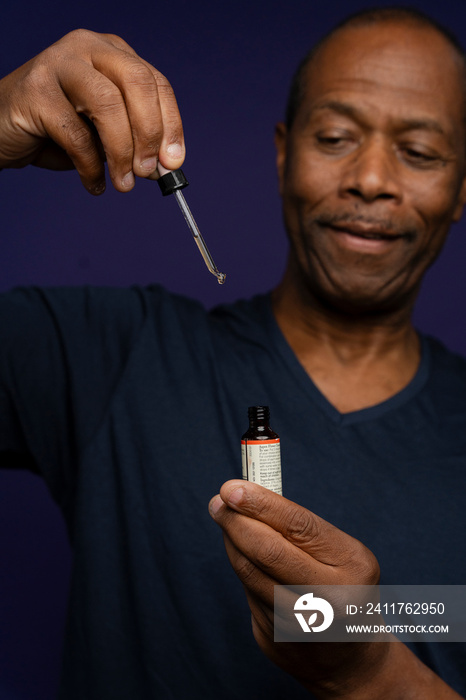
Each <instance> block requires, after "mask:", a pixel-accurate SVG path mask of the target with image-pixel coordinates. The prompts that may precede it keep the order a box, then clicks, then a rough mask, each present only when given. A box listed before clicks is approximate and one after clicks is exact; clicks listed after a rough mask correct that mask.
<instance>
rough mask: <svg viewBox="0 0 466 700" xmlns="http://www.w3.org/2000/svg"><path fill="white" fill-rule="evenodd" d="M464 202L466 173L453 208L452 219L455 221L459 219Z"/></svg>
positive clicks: (465, 198)
mask: <svg viewBox="0 0 466 700" xmlns="http://www.w3.org/2000/svg"><path fill="white" fill-rule="evenodd" d="M465 204H466V175H465V176H464V178H463V182H462V184H461V188H460V191H459V194H458V201H457V202H456V206H455V209H454V211H453V216H452V221H454V222H455V223H456V222H457V221H459V220H460V219H461V217H462V216H463V208H464V205H465Z"/></svg>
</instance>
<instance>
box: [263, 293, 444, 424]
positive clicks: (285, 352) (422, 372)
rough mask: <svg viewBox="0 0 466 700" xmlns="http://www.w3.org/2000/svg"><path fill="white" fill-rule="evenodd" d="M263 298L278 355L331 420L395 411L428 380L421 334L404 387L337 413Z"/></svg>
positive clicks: (357, 420) (268, 300)
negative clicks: (372, 402) (414, 369)
mask: <svg viewBox="0 0 466 700" xmlns="http://www.w3.org/2000/svg"><path fill="white" fill-rule="evenodd" d="M265 299H266V304H267V313H268V316H269V330H270V333H271V335H272V337H273V340H274V343H275V344H276V347H277V349H278V351H279V352H280V355H281V357H282V358H283V359H284V360H285V362H286V364H287V365H288V368H289V370H290V371H291V372H292V374H293V375H294V377H295V379H296V380H297V382H298V384H299V386H300V388H301V389H302V391H305V392H306V393H307V394H308V395H309V396H310V397H311V399H312V400H313V401H314V403H316V404H317V405H318V407H319V408H320V410H321V411H323V412H324V413H325V414H326V415H327V416H328V417H329V418H330V419H331V420H332V421H333V422H334V423H337V424H340V425H351V424H354V423H361V422H363V421H368V420H373V419H376V418H379V417H380V416H382V415H384V414H385V413H388V412H389V411H393V410H395V409H396V408H398V407H399V406H401V405H403V404H405V403H406V402H407V401H409V400H410V399H412V398H413V397H414V396H415V395H416V394H418V392H419V391H420V390H421V389H422V388H423V387H424V385H425V383H426V382H427V379H428V378H429V375H430V366H431V354H430V347H429V343H428V342H427V340H426V338H425V337H423V336H422V335H420V336H419V337H420V342H421V361H420V363H419V367H418V369H417V372H416V374H415V375H414V377H413V378H412V380H411V381H410V382H409V384H407V386H405V387H404V389H402V390H401V391H399V392H398V393H397V394H395V395H394V396H391V397H390V398H389V399H387V400H386V401H382V403H379V404H376V405H375V406H369V407H368V408H362V409H359V410H357V411H351V412H350V413H340V411H338V410H337V409H336V408H335V406H333V404H331V403H330V401H329V400H328V399H327V398H326V397H325V396H324V394H323V393H322V392H321V391H320V389H318V388H317V386H316V385H315V384H314V382H313V381H312V379H311V377H310V376H309V375H308V374H307V372H306V370H305V369H304V367H303V366H302V365H301V363H300V362H299V360H298V358H297V357H296V355H295V353H294V351H293V350H292V348H291V346H290V345H289V343H288V341H287V340H286V338H285V336H284V335H283V333H282V331H281V329H280V327H279V325H278V323H277V321H276V319H275V315H274V313H273V309H272V300H271V295H270V294H269V295H267V296H266V297H265Z"/></svg>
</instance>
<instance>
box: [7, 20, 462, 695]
mask: <svg viewBox="0 0 466 700" xmlns="http://www.w3.org/2000/svg"><path fill="white" fill-rule="evenodd" d="M464 78H465V66H464V57H463V55H462V54H461V52H460V50H459V49H458V47H457V46H456V45H455V44H454V43H453V42H452V40H451V39H450V38H449V37H447V36H446V35H445V34H443V33H442V32H440V31H439V30H438V29H437V28H436V27H435V26H433V25H432V24H431V23H430V22H429V21H428V20H426V19H425V18H423V17H420V16H418V15H416V14H413V13H410V12H405V11H398V10H396V11H387V12H383V11H379V12H376V13H375V14H374V13H366V14H363V15H361V16H359V17H358V18H355V19H354V20H352V21H350V22H349V23H348V24H346V25H344V26H342V27H341V28H339V29H337V30H336V31H335V32H334V33H333V34H332V35H331V36H330V37H329V38H327V39H326V40H325V41H324V42H323V43H321V44H320V45H319V46H318V47H317V49H316V51H315V52H314V53H313V55H312V56H311V57H310V58H309V60H308V61H307V62H306V63H305V65H304V66H303V68H302V70H301V71H300V73H299V76H298V80H297V83H296V85H295V89H294V92H293V97H292V99H291V101H290V106H289V110H288V120H287V125H286V126H285V125H279V126H278V127H277V132H276V143H277V153H278V158H277V163H278V172H279V180H280V189H281V194H282V197H283V204H284V218H285V224H286V228H287V232H288V236H289V240H290V256H289V261H288V266H287V270H286V273H285V277H284V279H283V280H282V282H281V283H280V285H279V286H278V287H277V289H276V290H275V292H274V293H273V294H272V297H271V299H269V297H268V296H264V297H258V298H256V299H254V300H252V301H251V302H240V303H238V304H236V305H233V306H231V307H225V308H221V309H218V310H216V311H214V312H213V313H212V314H211V315H206V314H205V313H204V311H203V310H201V309H200V308H199V306H198V305H197V304H194V303H191V302H189V301H188V300H184V299H179V298H176V297H173V296H170V295H168V294H167V293H165V292H164V291H163V290H160V289H159V288H149V289H133V290H110V291H105V290H104V291H102V290H58V291H57V290H21V291H18V292H13V293H11V294H9V295H6V296H5V298H4V300H3V303H2V308H1V315H2V322H3V324H4V325H3V328H4V329H5V330H4V331H3V332H2V357H1V360H0V362H1V365H0V366H1V368H2V375H3V379H2V382H3V383H2V393H1V396H2V416H3V419H2V442H1V445H2V450H3V454H4V461H5V463H8V461H10V462H11V461H13V460H14V461H15V462H16V463H18V464H19V465H21V466H28V467H30V468H31V469H33V470H35V471H38V472H40V473H41V474H43V476H44V478H45V479H46V480H47V483H48V485H49V487H50V489H51V492H52V494H53V496H54V497H55V499H56V500H57V501H58V503H59V504H60V506H61V508H62V510H63V513H64V516H65V518H66V521H67V524H68V527H69V530H70V535H71V539H72V542H73V547H74V552H75V569H74V576H73V583H72V592H71V599H70V612H69V622H68V635H67V642H66V647H65V657H64V675H63V681H62V697H66V698H67V699H69V698H94V697H96V698H97V697H99V698H102V697H103V698H105V697H108V698H127V697H130V696H131V697H140V698H144V697H163V698H181V697H183V698H184V697H193V698H201V697H202V698H208V697H214V696H215V697H218V696H219V695H221V696H222V697H225V698H228V697H231V698H237V697H241V695H242V696H244V697H250V698H283V697H296V698H298V697H309V692H310V693H311V694H313V696H314V697H317V698H330V697H332V698H335V697H342V698H354V699H358V700H359V699H360V700H362V699H363V698H382V697H383V698H408V697H409V698H446V699H449V698H457V697H459V696H458V694H457V693H456V692H455V690H454V689H453V688H452V687H451V686H456V687H457V688H458V689H459V690H460V691H461V690H463V691H464V689H465V683H464V677H463V679H461V669H462V668H464V656H463V657H462V658H461V653H463V654H464V650H463V651H462V652H461V650H460V649H459V648H458V647H455V648H454V649H453V650H450V649H447V648H445V649H442V648H441V647H442V645H438V648H437V647H432V648H427V649H423V648H422V647H421V648H419V649H418V650H417V652H418V653H419V654H420V655H422V656H423V659H424V661H425V662H426V663H427V664H428V665H425V664H424V663H422V662H421V661H419V660H418V659H417V657H416V656H415V655H414V654H412V653H411V651H409V650H408V648H407V647H406V646H405V645H403V644H394V643H390V644H381V643H373V644H368V645H363V646H361V645H351V644H349V645H338V646H336V645H335V646H334V647H333V648H329V646H330V647H331V646H332V645H319V644H312V645H308V644H302V645H293V644H281V645H277V644H275V643H274V642H273V626H272V605H273V603H272V601H273V585H274V583H282V584H285V583H289V584H311V583H313V584H317V583H323V584H326V583H331V584H370V583H376V582H377V581H378V580H379V567H380V572H381V581H382V582H383V583H391V582H392V583H416V584H421V583H438V584H443V583H445V584H446V583H462V582H463V580H464V574H465V562H464V556H463V552H464V545H463V533H464V524H465V518H466V515H465V509H464V508H463V507H462V503H460V502H459V501H458V494H460V493H462V491H463V490H464V479H465V476H464V473H465V470H464V465H465V455H466V444H465V441H466V431H465V430H464V427H465V420H466V410H465V405H464V389H465V388H466V367H465V364H464V362H463V360H461V359H459V358H456V357H454V356H452V355H451V354H449V353H448V352H447V351H446V350H445V349H444V348H443V347H442V346H440V345H439V344H438V343H436V342H434V341H430V340H427V339H425V338H419V336H418V335H417V334H416V332H415V331H414V329H413V328H412V325H411V322H410V315H411V310H412V306H413V303H414V299H415V296H416V293H417V291H418V288H419V284H420V281H421V278H422V275H423V273H424V272H425V270H426V268H427V267H428V266H429V265H430V264H431V263H432V262H433V260H434V259H435V257H436V255H437V254H438V253H439V251H440V249H441V247H442V244H443V242H444V240H445V237H446V235H447V232H448V229H449V226H450V225H451V223H452V222H453V221H456V220H458V219H459V218H460V216H461V213H462V207H463V204H464V202H465V198H466V184H465V173H466V171H465V133H464V110H465V103H464ZM0 87H1V89H2V93H1V94H2V95H4V96H5V100H2V102H1V103H2V105H3V108H2V114H1V116H0V133H1V139H0V167H13V166H21V165H25V164H27V163H31V162H34V163H35V164H38V165H45V166H46V167H68V166H69V165H70V164H71V163H72V164H73V165H74V166H75V167H76V169H77V170H78V172H79V174H80V176H81V179H82V181H83V184H84V185H85V186H86V187H87V189H88V190H89V191H90V192H93V193H94V194H99V193H101V192H102V191H103V187H104V185H103V157H102V149H103V150H104V151H105V154H106V158H107V162H108V165H109V172H110V176H111V179H112V182H113V184H114V186H115V187H116V188H117V189H118V190H120V191H127V190H129V189H131V188H132V187H133V186H134V182H135V176H139V177H156V176H157V175H156V165H157V159H159V161H160V163H161V164H162V165H163V166H164V167H166V168H175V167H178V166H179V165H180V164H181V162H182V160H183V154H184V145H183V137H182V130H181V122H180V120H179V115H178V112H177V108H176V102H175V99H174V97H173V93H172V91H171V89H170V87H169V85H168V83H167V81H166V80H165V78H164V77H163V76H161V75H160V74H159V73H158V72H157V71H156V70H155V69H153V68H152V67H151V66H149V65H148V64H147V63H145V62H144V61H143V60H141V59H140V58H139V57H137V56H136V55H135V54H134V52H133V51H132V50H131V49H130V48H129V47H128V46H127V45H126V44H124V42H122V41H121V40H120V39H118V38H116V37H108V36H103V37H99V36H97V35H94V34H92V33H87V32H78V33H74V34H72V35H68V36H67V37H65V38H64V39H63V40H62V41H61V42H59V43H58V44H56V45H54V47H51V49H49V50H47V51H46V52H44V53H43V54H42V55H41V56H39V57H38V58H37V59H34V60H33V61H32V62H30V63H29V64H26V66H23V67H22V68H20V69H18V71H16V72H15V73H13V74H12V75H11V76H9V77H7V78H6V79H4V81H2V84H1V86H0ZM6 98H7V100H6ZM80 114H82V115H85V119H81V117H80V116H79V115H80ZM6 331H8V335H7V333H6ZM200 348H202V352H197V350H198V349H200ZM252 403H264V404H268V405H270V406H271V407H272V411H273V415H274V427H275V428H276V429H277V431H278V432H280V435H281V437H282V439H283V443H284V451H283V462H284V488H285V493H286V495H287V496H288V498H289V499H290V500H286V499H284V498H282V497H280V496H277V495H276V494H272V493H269V492H267V491H265V490H264V489H261V488H260V487H258V486H256V485H254V484H245V483H243V482H238V481H227V483H225V484H224V485H223V486H222V488H221V490H220V495H218V496H216V497H214V498H213V499H212V500H211V503H210V513H211V516H212V517H213V519H214V520H215V521H216V522H217V523H218V524H219V525H220V526H221V527H222V528H223V530H224V535H225V545H226V549H227V553H228V556H229V559H230V561H231V564H232V565H233V568H234V570H235V571H236V573H237V575H238V577H239V579H240V581H241V582H242V583H243V586H244V589H245V591H246V595H247V600H248V603H249V606H250V609H251V612H252V626H253V632H254V636H255V638H256V641H257V643H258V645H259V647H260V648H261V649H262V651H264V652H265V654H266V655H267V656H269V657H270V658H271V659H272V660H273V661H274V662H275V663H276V664H278V665H279V666H281V667H282V668H283V669H285V671H287V672H289V674H291V675H290V676H288V675H286V674H283V673H282V672H281V671H280V670H279V669H276V668H274V666H272V665H271V664H269V663H268V661H267V660H266V659H265V657H264V656H262V655H261V654H260V652H259V651H258V649H257V647H256V646H255V645H254V642H253V641H252V640H251V635H250V630H249V621H248V615H247V613H246V612H245V602H244V599H243V590H242V589H241V586H240V585H239V584H238V582H237V581H235V580H234V578H233V575H232V572H231V570H230V568H229V566H228V565H227V563H226V561H225V560H226V558H225V557H224V554H223V553H222V551H221V548H220V546H219V542H218V533H215V532H213V528H212V526H211V522H210V521H209V519H208V516H207V515H206V513H205V503H206V502H207V500H208V498H209V497H210V496H211V494H212V492H213V490H214V489H215V488H216V485H217V484H218V483H219V482H220V483H221V482H222V481H225V480H228V479H230V478H231V477H234V476H238V475H239V473H238V468H237V463H238V459H237V438H238V436H239V435H240V434H241V432H242V430H243V427H244V411H245V407H247V406H248V405H250V404H252ZM278 424H279V425H280V427H279V425H278ZM298 504H299V505H298ZM307 508H309V510H307ZM311 511H312V512H311ZM314 512H315V513H317V514H318V515H314ZM426 513H428V516H426ZM322 518H325V520H323V519H322ZM330 522H331V523H332V525H330ZM439 522H441V528H439V526H438V523H439ZM335 526H336V527H335ZM346 533H348V534H346ZM428 666H430V667H431V668H432V669H434V670H430V669H429V667H428ZM291 676H294V677H295V678H296V679H297V681H295V680H294V679H293V678H292V677H291ZM442 676H443V677H444V679H445V682H444V680H442V678H441V677H442ZM461 683H462V685H461Z"/></svg>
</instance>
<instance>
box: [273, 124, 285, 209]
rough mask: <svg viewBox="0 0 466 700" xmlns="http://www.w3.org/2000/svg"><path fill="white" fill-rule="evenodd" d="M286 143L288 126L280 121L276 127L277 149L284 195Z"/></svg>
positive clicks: (281, 191)
mask: <svg viewBox="0 0 466 700" xmlns="http://www.w3.org/2000/svg"><path fill="white" fill-rule="evenodd" d="M286 144H287V131H286V126H285V124H283V123H282V122H280V123H279V124H277V125H276V127H275V148H276V149H277V161H276V162H277V173H278V188H279V192H280V194H281V195H283V182H284V177H285V162H286Z"/></svg>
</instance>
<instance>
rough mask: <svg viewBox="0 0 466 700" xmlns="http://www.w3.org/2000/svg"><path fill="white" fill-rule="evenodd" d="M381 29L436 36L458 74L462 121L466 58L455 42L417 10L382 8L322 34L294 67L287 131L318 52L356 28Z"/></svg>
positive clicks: (298, 106) (359, 15) (446, 32)
mask: <svg viewBox="0 0 466 700" xmlns="http://www.w3.org/2000/svg"><path fill="white" fill-rule="evenodd" d="M382 25H392V27H393V30H394V33H396V29H397V28H398V29H406V30H408V29H410V28H411V29H413V30H415V29H418V30H425V32H426V33H427V34H428V33H431V34H433V35H436V36H437V38H438V39H441V40H442V41H443V42H444V43H445V45H446V46H448V48H449V49H450V51H451V53H452V56H454V59H455V60H454V63H455V64H456V70H457V71H458V76H459V80H460V85H459V89H460V92H461V96H462V100H463V104H464V106H465V109H464V113H465V119H466V54H465V52H464V50H463V48H462V46H461V44H460V43H459V41H458V39H457V38H456V37H455V36H454V34H453V33H452V32H450V31H449V30H448V29H445V28H444V27H442V26H441V25H440V24H438V23H437V22H436V21H435V20H433V19H431V18H430V17H428V16H427V15H425V14H423V13H422V12H419V11H418V10H412V9H407V8H399V7H385V8H378V9H372V10H362V11H361V12H358V13H357V14H354V15H351V16H350V17H348V18H347V19H345V20H344V21H343V22H341V23H340V24H338V25H337V26H336V27H335V28H334V29H332V30H331V31H330V32H329V33H328V34H326V35H325V36H324V37H323V38H322V39H321V40H320V41H319V42H318V43H317V44H316V45H315V46H314V47H313V48H312V49H311V51H310V52H309V53H308V54H307V55H306V56H305V57H304V59H303V60H302V62H301V63H300V65H299V66H298V69H297V71H296V73H295V75H294V77H293V80H292V83H291V87H290V92H289V96H288V103H287V107H286V120H285V121H286V126H287V128H288V129H289V128H291V126H292V124H293V122H294V120H295V118H296V114H297V112H298V110H299V108H300V106H301V103H302V100H303V97H304V95H305V93H306V89H307V85H308V78H309V73H310V69H311V66H312V65H313V64H314V63H315V62H316V60H317V58H318V56H319V55H320V54H321V53H322V51H323V50H324V49H325V48H326V47H328V46H329V45H330V44H332V42H333V41H338V39H339V37H340V36H341V35H342V33H344V32H350V31H351V30H357V29H358V28H359V29H360V28H370V27H373V28H374V29H376V28H377V27H380V26H382Z"/></svg>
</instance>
